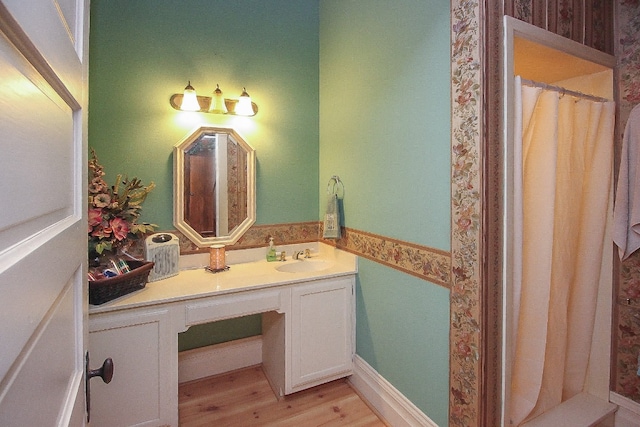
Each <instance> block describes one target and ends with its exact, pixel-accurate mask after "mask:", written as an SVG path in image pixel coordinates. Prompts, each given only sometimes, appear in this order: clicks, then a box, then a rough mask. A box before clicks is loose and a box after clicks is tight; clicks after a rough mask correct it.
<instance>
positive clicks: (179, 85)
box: [89, 0, 319, 230]
mask: <svg viewBox="0 0 640 427" xmlns="http://www.w3.org/2000/svg"><path fill="white" fill-rule="evenodd" d="M318 37H319V35H318V2H317V0H296V1H295V2H292V1H288V0H269V1H263V0H234V1H225V0H183V1H175V0H136V1H131V0H92V2H91V34H90V55H91V57H90V75H89V83H90V85H89V96H90V98H89V145H90V146H91V147H94V148H95V149H96V151H97V153H98V157H99V159H100V160H101V161H102V163H103V164H104V166H105V170H106V172H107V174H108V175H109V176H115V174H116V173H126V174H129V175H130V176H137V177H139V178H141V179H142V180H143V181H144V182H148V181H151V180H153V181H154V182H155V183H156V184H157V188H156V189H155V190H154V191H153V193H151V194H150V196H149V197H148V198H147V201H146V202H145V206H144V210H143V219H144V220H146V221H149V222H153V223H156V224H158V225H159V226H160V229H165V230H166V229H170V228H172V227H173V225H172V222H173V220H172V203H173V202H172V200H173V197H172V194H173V193H172V185H173V175H172V170H173V169H172V168H173V160H172V150H173V146H174V144H176V143H177V142H179V141H180V140H181V139H182V138H183V137H184V136H185V135H187V133H189V132H190V131H191V130H192V129H194V128H195V127H196V126H200V125H206V124H212V125H226V126H233V127H235V128H237V130H238V131H239V132H240V134H241V135H243V136H244V137H245V138H246V139H247V141H248V142H249V143H250V144H251V145H252V146H253V147H254V148H255V149H256V157H257V165H258V168H257V189H256V192H257V220H256V222H257V223H258V224H273V223H285V222H298V221H314V220H317V219H318V197H317V188H318V43H319V42H318ZM188 80H191V84H192V85H193V86H194V87H195V89H196V90H197V91H198V92H199V94H201V95H209V94H210V93H211V92H212V91H213V90H214V89H215V87H216V84H220V87H221V89H222V90H223V92H224V94H225V96H227V97H237V96H238V95H240V92H241V91H242V87H243V86H246V88H247V91H248V92H249V94H250V95H251V96H252V98H253V100H254V102H256V103H257V104H258V106H259V108H260V111H259V113H258V114H257V115H256V116H255V117H252V118H246V117H225V116H220V115H211V114H204V113H185V112H178V111H176V110H174V109H172V108H171V106H170V105H169V98H170V96H171V95H172V94H173V93H179V92H182V90H183V89H184V87H185V86H186V84H187V81H188Z"/></svg>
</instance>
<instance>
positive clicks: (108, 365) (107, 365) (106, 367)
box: [87, 357, 113, 384]
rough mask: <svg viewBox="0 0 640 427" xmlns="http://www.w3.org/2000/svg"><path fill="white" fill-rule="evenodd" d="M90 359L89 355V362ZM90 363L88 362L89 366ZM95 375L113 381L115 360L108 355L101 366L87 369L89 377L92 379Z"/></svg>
mask: <svg viewBox="0 0 640 427" xmlns="http://www.w3.org/2000/svg"><path fill="white" fill-rule="evenodd" d="M88 360H89V358H88V357H87V362H88ZM88 365H89V364H88V363H87V366H88ZM93 377H100V378H102V381H104V382H105V383H106V384H109V383H110V382H111V378H113V360H111V358H110V357H107V358H106V359H105V361H104V363H102V366H101V367H99V368H98V369H89V370H88V371H87V379H89V380H90V379H91V378H93Z"/></svg>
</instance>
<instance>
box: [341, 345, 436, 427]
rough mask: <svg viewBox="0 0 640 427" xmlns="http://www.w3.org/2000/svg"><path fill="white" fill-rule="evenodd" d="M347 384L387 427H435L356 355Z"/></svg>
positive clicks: (434, 424)
mask: <svg viewBox="0 0 640 427" xmlns="http://www.w3.org/2000/svg"><path fill="white" fill-rule="evenodd" d="M349 382H350V383H351V385H353V387H354V388H355V389H356V390H357V391H358V393H359V394H360V395H361V396H362V397H363V398H364V399H365V400H366V401H367V402H368V403H369V405H371V406H372V407H373V408H374V409H375V411H376V412H377V413H378V415H379V416H380V417H382V419H383V420H384V421H385V422H387V423H388V424H389V425H391V426H393V427H405V426H406V427H412V426H423V427H438V425H437V424H436V423H434V422H433V421H432V420H431V419H430V418H429V417H427V416H426V415H425V414H424V413H423V412H422V411H420V409H418V408H417V407H416V406H415V405H414V404H413V403H411V401H410V400H409V399H407V398H406V397H405V396H404V395H403V394H402V393H400V392H399V391H398V390H397V389H395V388H394V387H393V386H392V385H391V384H390V383H389V382H388V381H387V380H385V379H384V378H383V377H382V376H381V375H380V374H378V372H376V370H375V369H373V368H372V367H371V366H370V365H369V364H368V363H367V362H365V361H364V359H362V358H361V357H360V356H358V355H356V356H355V358H354V367H353V375H352V376H351V377H350V378H349Z"/></svg>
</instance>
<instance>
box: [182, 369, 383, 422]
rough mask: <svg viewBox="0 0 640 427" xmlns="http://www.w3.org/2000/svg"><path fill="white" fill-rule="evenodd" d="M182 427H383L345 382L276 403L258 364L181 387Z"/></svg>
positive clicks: (295, 394) (298, 394)
mask: <svg viewBox="0 0 640 427" xmlns="http://www.w3.org/2000/svg"><path fill="white" fill-rule="evenodd" d="M178 400H179V404H178V407H179V411H180V426H181V427H196V426H216V427H224V426H234V427H239V426H242V427H245V426H272V427H276V426H277V427H319V426H323V427H330V426H349V427H384V426H385V423H383V422H382V421H381V420H380V419H379V418H378V417H377V416H376V415H375V413H374V412H373V411H372V410H371V409H370V408H369V407H368V406H367V404H366V403H364V401H363V400H362V399H361V398H360V396H358V394H357V393H356V392H355V391H354V390H353V389H352V388H351V386H350V385H349V383H348V382H347V380H346V379H343V380H337V381H333V382H330V383H328V384H323V385H320V386H317V387H314V388H311V389H308V390H304V391H301V392H299V393H294V394H292V395H289V396H285V397H283V398H281V399H277V398H276V395H275V394H274V393H273V391H272V390H271V387H270V386H269V382H268V381H267V378H266V377H265V375H264V373H263V372H262V367H261V366H255V367H251V368H246V369H242V370H239V371H235V372H230V373H226V374H223V375H219V376H214V377H209V378H203V379H200V380H196V381H191V382H187V383H183V384H180V387H179V397H178Z"/></svg>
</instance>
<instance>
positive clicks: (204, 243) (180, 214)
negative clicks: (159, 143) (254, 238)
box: [173, 126, 256, 247]
mask: <svg viewBox="0 0 640 427" xmlns="http://www.w3.org/2000/svg"><path fill="white" fill-rule="evenodd" d="M214 133H223V134H227V135H229V136H230V137H231V138H232V139H233V140H234V141H235V142H237V143H238V145H239V146H240V147H241V148H242V149H243V150H244V151H245V152H246V153H247V177H246V178H247V217H246V218H245V219H244V220H243V221H242V222H241V223H240V224H238V225H237V226H236V227H234V229H233V230H231V231H230V233H229V234H228V235H224V236H216V237H208V236H203V235H202V234H200V233H199V232H198V231H196V230H195V229H194V228H193V227H192V226H191V225H190V224H189V223H188V222H187V221H186V220H185V202H186V200H185V196H184V190H185V175H184V168H185V150H186V149H187V148H188V147H190V146H191V145H192V144H193V143H194V142H196V141H197V140H198V139H199V138H200V137H201V136H202V135H204V134H214ZM255 221H256V174H255V150H254V149H253V147H251V146H250V145H249V144H248V143H247V142H246V140H245V139H244V138H243V137H242V136H241V135H240V134H239V133H238V132H237V131H236V130H235V129H233V128H229V127H220V126H199V127H197V128H195V129H194V130H193V131H191V132H189V133H188V134H187V136H186V137H185V138H183V139H182V140H181V141H180V142H178V143H177V144H176V145H174V147H173V224H174V226H175V227H176V229H178V230H179V231H180V232H182V233H183V234H184V235H185V236H186V237H187V238H188V239H189V240H191V241H192V242H193V243H194V244H196V245H197V246H199V247H208V246H211V245H214V244H222V245H232V244H234V243H236V242H237V241H238V239H240V237H242V235H243V234H244V233H245V232H246V231H247V230H248V229H249V228H250V227H251V226H252V225H253V224H254V223H255Z"/></svg>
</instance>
